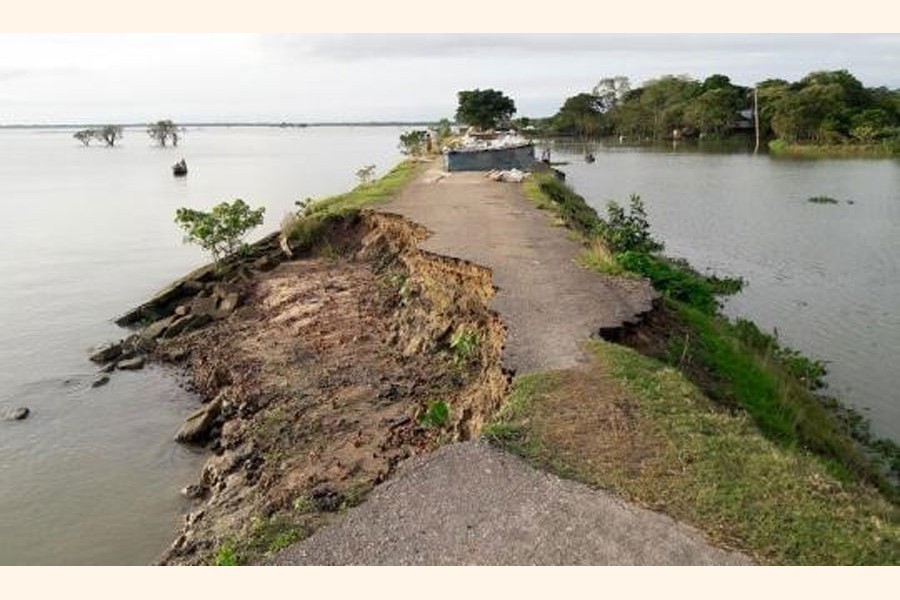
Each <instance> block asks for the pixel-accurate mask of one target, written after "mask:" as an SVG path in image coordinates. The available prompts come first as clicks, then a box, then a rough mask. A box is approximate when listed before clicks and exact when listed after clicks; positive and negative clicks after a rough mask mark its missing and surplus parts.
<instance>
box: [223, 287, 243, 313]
mask: <svg viewBox="0 0 900 600" xmlns="http://www.w3.org/2000/svg"><path fill="white" fill-rule="evenodd" d="M240 302H241V295H240V294H238V293H237V292H231V293H230V294H228V295H226V296H225V297H224V298H223V299H222V302H221V303H220V304H219V315H221V316H225V315H227V314H229V313H231V312H233V311H234V309H235V308H237V307H238V304H240Z"/></svg>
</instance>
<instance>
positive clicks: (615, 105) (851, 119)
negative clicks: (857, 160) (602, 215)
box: [549, 70, 900, 147]
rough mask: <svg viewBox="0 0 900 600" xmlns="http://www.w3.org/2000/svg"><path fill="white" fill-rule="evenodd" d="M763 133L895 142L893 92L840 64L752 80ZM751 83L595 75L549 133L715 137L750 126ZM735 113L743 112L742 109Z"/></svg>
mask: <svg viewBox="0 0 900 600" xmlns="http://www.w3.org/2000/svg"><path fill="white" fill-rule="evenodd" d="M756 89H757V96H758V105H759V126H760V131H761V133H762V136H763V137H768V138H772V137H777V138H780V139H781V140H783V141H784V142H786V143H816V144H835V143H851V142H855V143H874V142H882V141H883V142H886V143H891V144H895V145H898V147H900V90H890V89H887V88H883V87H881V88H866V87H865V86H864V85H863V84H862V83H861V82H860V81H859V80H858V79H856V78H855V77H854V76H853V75H852V74H850V73H849V72H848V71H846V70H840V71H817V72H813V73H810V74H809V75H807V76H806V77H804V78H803V79H801V80H800V81H797V82H794V83H791V82H788V81H785V80H783V79H767V80H765V81H761V82H759V83H758V84H757V85H756ZM752 108H753V88H750V87H744V86H740V85H735V84H734V83H732V81H731V79H730V78H729V77H728V76H727V75H722V74H714V75H711V76H709V77H707V78H706V79H704V80H703V81H699V80H696V79H693V78H691V77H688V76H686V75H666V76H663V77H659V78H657V79H653V80H650V81H647V82H645V83H644V84H643V85H641V86H640V87H636V88H632V87H631V85H630V83H629V82H628V79H627V78H625V77H621V76H619V77H609V78H605V79H601V80H600V82H598V84H597V85H596V86H595V87H594V89H593V90H592V91H591V92H590V93H587V92H585V93H581V94H577V95H575V96H572V97H570V98H568V99H566V101H565V103H564V104H563V106H562V107H561V108H560V110H559V111H558V112H557V114H556V115H555V116H554V117H552V118H551V119H549V125H550V127H549V132H551V133H561V134H570V135H580V136H588V137H590V136H592V135H611V134H615V135H621V136H625V137H628V138H632V139H643V140H647V139H652V140H661V139H668V138H673V137H675V138H677V137H687V138H690V137H698V136H700V137H706V136H710V137H721V136H723V135H728V134H730V133H732V132H734V131H736V130H739V129H740V128H742V127H743V128H745V129H747V130H748V131H749V130H750V129H751V127H750V126H751V125H752V117H751V116H750V111H751V110H752ZM742 113H743V114H742Z"/></svg>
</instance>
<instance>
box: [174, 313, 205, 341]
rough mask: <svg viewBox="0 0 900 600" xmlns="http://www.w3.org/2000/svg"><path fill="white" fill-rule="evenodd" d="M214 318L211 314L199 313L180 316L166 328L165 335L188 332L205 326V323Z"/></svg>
mask: <svg viewBox="0 0 900 600" xmlns="http://www.w3.org/2000/svg"><path fill="white" fill-rule="evenodd" d="M212 319H213V318H212V316H211V315H197V314H194V313H190V314H187V315H185V316H183V317H179V318H178V319H176V320H175V321H174V322H173V323H172V324H171V325H169V327H168V328H167V329H166V332H165V334H164V337H167V338H171V337H175V336H176V335H179V334H182V333H186V332H188V331H191V330H194V329H197V328H199V327H203V326H204V325H206V324H207V323H209V322H210V321H212Z"/></svg>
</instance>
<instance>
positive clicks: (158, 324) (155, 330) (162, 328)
mask: <svg viewBox="0 0 900 600" xmlns="http://www.w3.org/2000/svg"><path fill="white" fill-rule="evenodd" d="M174 321H175V317H166V318H165V319H160V320H159V321H154V322H153V323H151V324H150V325H147V326H146V327H144V329H143V331H141V337H142V338H144V339H145V340H155V339H156V338H158V337H160V336H162V334H164V333H165V332H166V329H167V328H168V327H169V325H171V324H172V323H173V322H174Z"/></svg>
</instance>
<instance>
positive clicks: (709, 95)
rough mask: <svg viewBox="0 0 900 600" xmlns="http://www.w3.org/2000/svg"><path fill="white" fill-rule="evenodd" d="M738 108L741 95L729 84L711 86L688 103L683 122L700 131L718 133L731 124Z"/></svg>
mask: <svg viewBox="0 0 900 600" xmlns="http://www.w3.org/2000/svg"><path fill="white" fill-rule="evenodd" d="M726 79H727V77H726ZM707 81H709V80H707ZM705 86H706V83H704V87H705ZM740 108H741V97H740V96H739V95H738V93H737V91H736V90H735V89H734V88H732V87H731V85H730V84H729V85H728V86H727V87H711V88H709V89H708V90H707V91H705V92H703V93H702V94H700V95H699V96H697V97H696V98H694V99H693V100H691V101H690V103H688V105H687V106H686V107H685V110H684V122H685V124H686V125H690V126H692V127H695V128H696V129H697V130H699V131H700V133H703V134H713V135H719V134H721V133H724V132H725V131H726V130H727V129H728V128H729V127H730V126H731V125H732V123H733V122H734V119H735V115H736V114H737V112H738V110H740Z"/></svg>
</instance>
